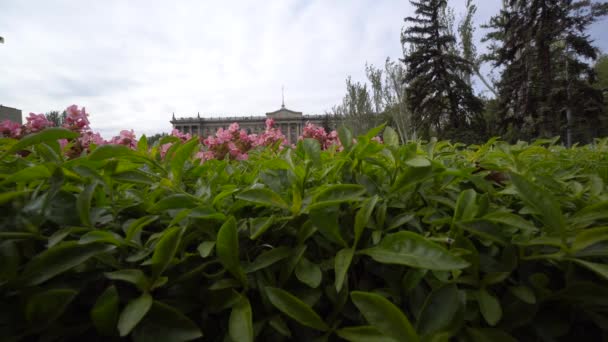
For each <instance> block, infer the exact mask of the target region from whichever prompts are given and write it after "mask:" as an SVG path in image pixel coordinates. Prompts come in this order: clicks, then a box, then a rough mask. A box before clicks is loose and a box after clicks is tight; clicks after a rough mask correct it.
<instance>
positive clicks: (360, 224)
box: [353, 196, 378, 247]
mask: <svg viewBox="0 0 608 342" xmlns="http://www.w3.org/2000/svg"><path fill="white" fill-rule="evenodd" d="M377 202H378V196H374V197H371V198H368V199H366V200H365V201H364V202H363V204H362V205H361V209H359V211H357V214H356V215H355V242H354V243H353V247H356V246H357V243H358V242H359V239H360V238H361V234H363V229H365V226H367V224H368V222H369V218H370V217H371V216H372V212H373V211H374V208H375V207H376V203H377Z"/></svg>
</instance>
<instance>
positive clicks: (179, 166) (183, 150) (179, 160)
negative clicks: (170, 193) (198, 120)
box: [169, 137, 198, 184]
mask: <svg viewBox="0 0 608 342" xmlns="http://www.w3.org/2000/svg"><path fill="white" fill-rule="evenodd" d="M197 146H198V138H196V137H195V138H192V139H190V141H188V142H187V143H185V144H183V145H180V146H179V147H178V148H177V150H175V154H173V156H172V157H171V159H170V160H171V161H170V162H169V166H170V168H171V176H173V182H174V183H175V184H179V183H180V182H181V180H182V175H183V173H184V164H185V163H186V161H187V160H188V159H189V158H190V156H191V155H192V153H193V152H194V149H195V148H196V147H197Z"/></svg>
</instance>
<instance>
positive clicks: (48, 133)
mask: <svg viewBox="0 0 608 342" xmlns="http://www.w3.org/2000/svg"><path fill="white" fill-rule="evenodd" d="M77 137H78V133H76V132H72V131H70V130H67V129H65V128H57V127H51V128H46V129H44V130H42V131H40V132H38V133H33V134H30V135H27V136H25V137H23V138H21V140H19V141H18V142H17V143H15V144H14V145H12V146H11V147H10V148H9V149H8V150H7V151H6V152H4V154H3V155H2V156H0V159H2V158H4V157H5V156H6V155H8V154H11V153H15V152H17V151H19V150H22V149H24V148H26V147H30V146H33V145H37V144H40V143H43V142H47V141H57V140H59V139H74V138H77Z"/></svg>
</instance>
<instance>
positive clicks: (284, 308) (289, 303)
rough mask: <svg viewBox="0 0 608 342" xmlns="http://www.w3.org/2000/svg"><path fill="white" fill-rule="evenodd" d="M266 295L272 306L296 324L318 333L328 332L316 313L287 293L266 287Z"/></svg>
mask: <svg viewBox="0 0 608 342" xmlns="http://www.w3.org/2000/svg"><path fill="white" fill-rule="evenodd" d="M266 294H267V295H268V300H270V302H271V303H272V305H274V306H275V307H276V308H277V309H279V311H281V312H283V313H284V314H285V315H287V316H289V317H291V318H292V319H294V320H295V321H297V322H298V323H300V324H302V325H304V326H307V327H310V328H313V329H316V330H320V331H327V330H329V327H328V326H327V324H325V322H324V321H323V320H322V319H321V317H319V315H318V314H317V313H316V312H314V311H313V310H312V309H311V308H310V307H309V306H308V305H306V304H305V303H304V302H302V301H301V300H300V299H298V298H297V297H295V296H293V295H292V294H290V293H289V292H287V291H284V290H281V289H278V288H274V287H266Z"/></svg>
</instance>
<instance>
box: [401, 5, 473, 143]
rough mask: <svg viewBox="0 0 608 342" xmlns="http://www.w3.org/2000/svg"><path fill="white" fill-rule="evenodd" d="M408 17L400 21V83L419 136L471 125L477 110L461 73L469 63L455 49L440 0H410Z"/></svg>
mask: <svg viewBox="0 0 608 342" xmlns="http://www.w3.org/2000/svg"><path fill="white" fill-rule="evenodd" d="M410 3H411V4H412V5H413V6H414V7H415V14H416V16H414V17H407V18H405V21H406V22H407V23H410V24H411V25H410V26H408V27H406V28H405V30H404V32H403V35H402V43H403V44H408V45H409V50H408V53H407V54H406V56H405V57H404V59H403V62H404V63H405V66H406V75H405V78H404V83H406V84H407V89H406V92H407V98H408V104H409V107H410V110H411V111H412V113H413V114H414V115H413V124H414V127H415V128H416V130H417V131H419V132H421V133H422V135H423V136H429V134H432V133H433V132H434V133H435V134H440V135H443V136H445V135H446V134H448V135H449V133H448V132H450V131H457V130H462V129H465V128H469V127H471V125H472V124H473V122H474V120H476V119H477V118H478V116H479V113H480V112H481V110H482V107H483V104H482V102H481V101H480V100H479V99H478V98H477V97H476V96H475V95H474V94H473V90H472V88H471V85H470V84H469V83H467V80H466V79H463V77H462V75H470V74H471V73H472V67H471V63H470V62H469V61H467V60H465V59H464V58H462V57H461V56H459V55H458V53H457V51H456V49H455V46H456V39H455V37H454V35H453V30H452V28H451V27H449V26H448V25H450V26H451V22H453V21H451V19H450V15H449V12H446V11H447V9H446V8H447V1H446V0H421V1H410Z"/></svg>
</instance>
